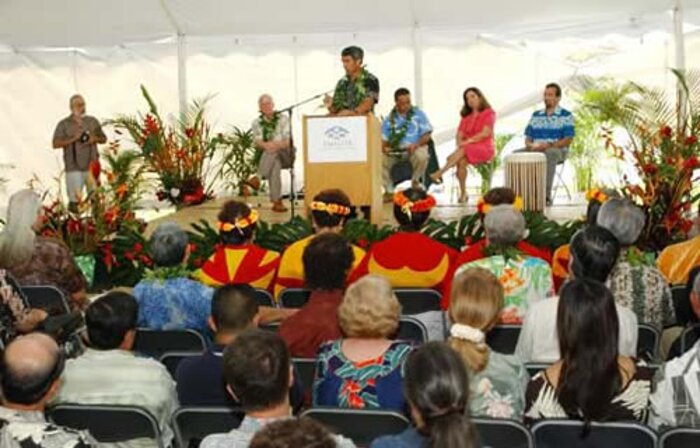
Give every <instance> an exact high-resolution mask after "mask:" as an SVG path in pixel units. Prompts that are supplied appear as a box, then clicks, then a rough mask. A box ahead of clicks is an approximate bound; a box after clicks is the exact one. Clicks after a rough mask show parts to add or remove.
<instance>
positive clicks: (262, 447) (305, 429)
mask: <svg viewBox="0 0 700 448" xmlns="http://www.w3.org/2000/svg"><path fill="white" fill-rule="evenodd" d="M336 446H337V445H336V443H335V439H334V438H333V435H332V434H331V433H330V432H329V431H328V430H327V429H326V428H324V427H323V425H321V424H320V423H318V422H317V421H316V420H313V419H310V418H307V417H302V418H288V419H284V420H278V421H276V422H272V423H270V424H267V425H265V426H264V427H263V428H262V429H261V430H260V431H258V432H257V433H256V434H255V437H253V440H251V441H250V448H301V447H304V448H336Z"/></svg>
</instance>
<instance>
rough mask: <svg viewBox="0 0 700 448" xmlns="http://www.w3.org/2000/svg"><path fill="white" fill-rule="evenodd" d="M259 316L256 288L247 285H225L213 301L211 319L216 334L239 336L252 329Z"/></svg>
mask: <svg viewBox="0 0 700 448" xmlns="http://www.w3.org/2000/svg"><path fill="white" fill-rule="evenodd" d="M257 314H258V304H257V302H256V301H255V288H253V287H252V286H250V285H247V284H233V285H223V286H221V287H220V288H217V289H216V290H215V291H214V295H213V296H212V299H211V319H212V322H213V323H214V325H215V326H216V332H217V333H220V332H223V333H231V334H238V333H240V332H242V331H243V330H246V329H248V328H250V327H251V326H252V325H253V324H254V322H255V316H256V315H257Z"/></svg>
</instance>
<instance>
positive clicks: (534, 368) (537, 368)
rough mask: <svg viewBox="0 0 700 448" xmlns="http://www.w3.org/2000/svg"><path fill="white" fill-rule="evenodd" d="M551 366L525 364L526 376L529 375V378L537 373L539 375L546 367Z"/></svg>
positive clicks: (541, 363) (545, 364)
mask: <svg viewBox="0 0 700 448" xmlns="http://www.w3.org/2000/svg"><path fill="white" fill-rule="evenodd" d="M549 366H551V364H547V363H543V362H528V363H525V369H526V370H527V373H528V375H530V378H532V377H534V376H535V375H537V374H538V373H540V372H541V371H543V370H546V369H547V367H549Z"/></svg>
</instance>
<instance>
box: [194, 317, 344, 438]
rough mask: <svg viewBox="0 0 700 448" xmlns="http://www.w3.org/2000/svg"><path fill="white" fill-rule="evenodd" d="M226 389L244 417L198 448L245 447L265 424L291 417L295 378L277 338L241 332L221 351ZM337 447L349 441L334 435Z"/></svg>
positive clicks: (251, 331)
mask: <svg viewBox="0 0 700 448" xmlns="http://www.w3.org/2000/svg"><path fill="white" fill-rule="evenodd" d="M223 359H224V360H223V363H224V378H225V380H226V389H227V390H228V392H229V393H230V394H231V396H232V397H233V398H234V400H236V401H237V402H239V403H240V404H241V407H242V408H243V410H244V411H245V417H244V419H243V422H241V425H240V426H239V427H238V428H237V429H234V430H232V431H231V432H229V433H227V434H212V435H210V436H208V437H206V438H205V439H204V440H203V441H202V444H201V445H200V446H201V448H245V447H248V446H249V445H250V441H251V440H252V439H253V436H254V435H255V433H256V432H258V431H259V430H260V429H261V428H263V427H265V425H267V424H268V423H272V422H275V421H278V420H281V419H285V418H290V417H291V416H292V408H291V406H290V404H289V388H290V387H291V386H292V382H293V380H294V378H293V375H292V366H291V359H290V356H289V352H288V351H287V347H285V345H284V341H282V339H280V337H279V336H278V335H276V334H274V333H272V332H269V331H262V330H248V331H245V332H243V333H242V334H241V335H240V336H238V337H237V338H236V340H234V341H233V342H232V343H231V345H229V346H228V347H227V348H226V350H225V351H224V358H223ZM335 439H336V442H337V446H338V447H352V446H354V445H353V444H352V442H350V441H347V440H345V439H343V438H341V437H336V438H335Z"/></svg>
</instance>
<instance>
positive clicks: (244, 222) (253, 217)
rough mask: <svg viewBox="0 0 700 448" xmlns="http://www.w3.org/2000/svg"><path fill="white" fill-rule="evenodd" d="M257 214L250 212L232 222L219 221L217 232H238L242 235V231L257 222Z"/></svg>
mask: <svg viewBox="0 0 700 448" xmlns="http://www.w3.org/2000/svg"><path fill="white" fill-rule="evenodd" d="M258 218H259V214H258V211H257V210H251V211H250V213H249V214H248V216H246V217H245V218H239V219H237V220H235V221H234V222H225V221H219V230H220V231H222V232H231V231H233V230H238V231H239V232H241V233H243V230H244V229H246V228H248V227H250V226H252V225H253V224H255V223H256V222H258Z"/></svg>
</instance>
